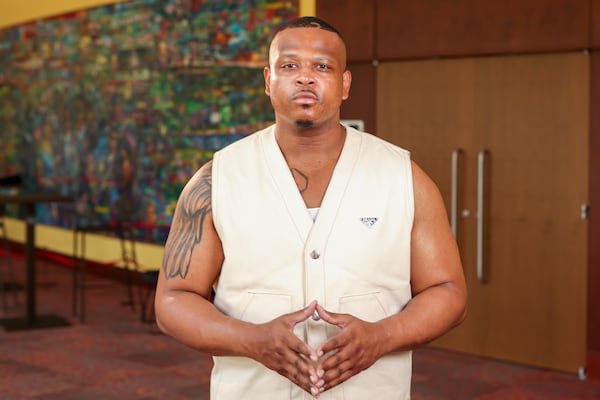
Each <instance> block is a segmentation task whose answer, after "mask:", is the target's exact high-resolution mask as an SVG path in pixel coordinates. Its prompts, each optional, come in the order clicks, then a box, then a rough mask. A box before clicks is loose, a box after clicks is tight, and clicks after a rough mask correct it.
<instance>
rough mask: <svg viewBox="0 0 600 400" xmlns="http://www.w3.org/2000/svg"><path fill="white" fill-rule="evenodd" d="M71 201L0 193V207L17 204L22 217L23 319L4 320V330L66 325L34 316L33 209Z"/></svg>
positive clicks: (56, 319) (54, 318) (57, 196)
mask: <svg viewBox="0 0 600 400" xmlns="http://www.w3.org/2000/svg"><path fill="white" fill-rule="evenodd" d="M72 201H74V198H73V197H71V196H64V195H62V194H60V193H53V192H41V193H15V194H0V204H10V203H13V204H19V205H20V206H21V208H22V210H23V211H24V216H25V226H26V231H25V271H26V272H25V293H26V295H25V296H26V297H25V302H26V306H27V311H26V315H25V318H5V319H2V320H0V325H2V326H4V328H5V329H6V330H8V331H11V330H21V329H36V328H50V327H58V326H68V325H70V322H69V321H67V320H65V319H63V318H61V317H59V316H56V315H37V312H36V282H35V223H36V218H35V216H36V210H35V208H36V207H35V206H36V205H37V204H39V203H54V202H72Z"/></svg>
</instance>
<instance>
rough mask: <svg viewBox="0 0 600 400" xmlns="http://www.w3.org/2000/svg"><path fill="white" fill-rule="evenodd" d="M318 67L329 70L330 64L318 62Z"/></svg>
mask: <svg viewBox="0 0 600 400" xmlns="http://www.w3.org/2000/svg"><path fill="white" fill-rule="evenodd" d="M317 69H321V70H327V69H329V66H328V65H327V64H317Z"/></svg>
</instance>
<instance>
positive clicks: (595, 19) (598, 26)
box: [590, 0, 600, 49]
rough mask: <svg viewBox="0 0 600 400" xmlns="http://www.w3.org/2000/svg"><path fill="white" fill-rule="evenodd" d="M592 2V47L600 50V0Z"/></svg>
mask: <svg viewBox="0 0 600 400" xmlns="http://www.w3.org/2000/svg"><path fill="white" fill-rule="evenodd" d="M590 2H591V11H590V12H591V20H592V22H591V24H592V27H591V31H592V37H591V47H593V48H595V49H600V0H590Z"/></svg>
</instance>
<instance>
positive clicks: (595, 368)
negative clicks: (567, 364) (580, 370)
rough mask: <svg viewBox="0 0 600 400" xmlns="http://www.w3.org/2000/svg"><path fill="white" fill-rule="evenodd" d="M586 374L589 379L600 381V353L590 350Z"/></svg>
mask: <svg viewBox="0 0 600 400" xmlns="http://www.w3.org/2000/svg"><path fill="white" fill-rule="evenodd" d="M586 372H587V376H588V378H591V379H600V351H593V350H588V352H587V365H586Z"/></svg>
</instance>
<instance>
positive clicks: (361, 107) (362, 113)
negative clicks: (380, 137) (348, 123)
mask: <svg viewBox="0 0 600 400" xmlns="http://www.w3.org/2000/svg"><path fill="white" fill-rule="evenodd" d="M348 69H349V70H350V72H352V86H351V87H350V97H349V98H348V99H347V100H346V101H345V102H344V103H342V111H341V116H342V119H362V120H363V121H364V122H365V130H366V131H367V132H370V133H373V134H376V133H377V131H376V128H377V127H376V126H375V67H374V66H373V64H372V63H363V64H350V65H348Z"/></svg>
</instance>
